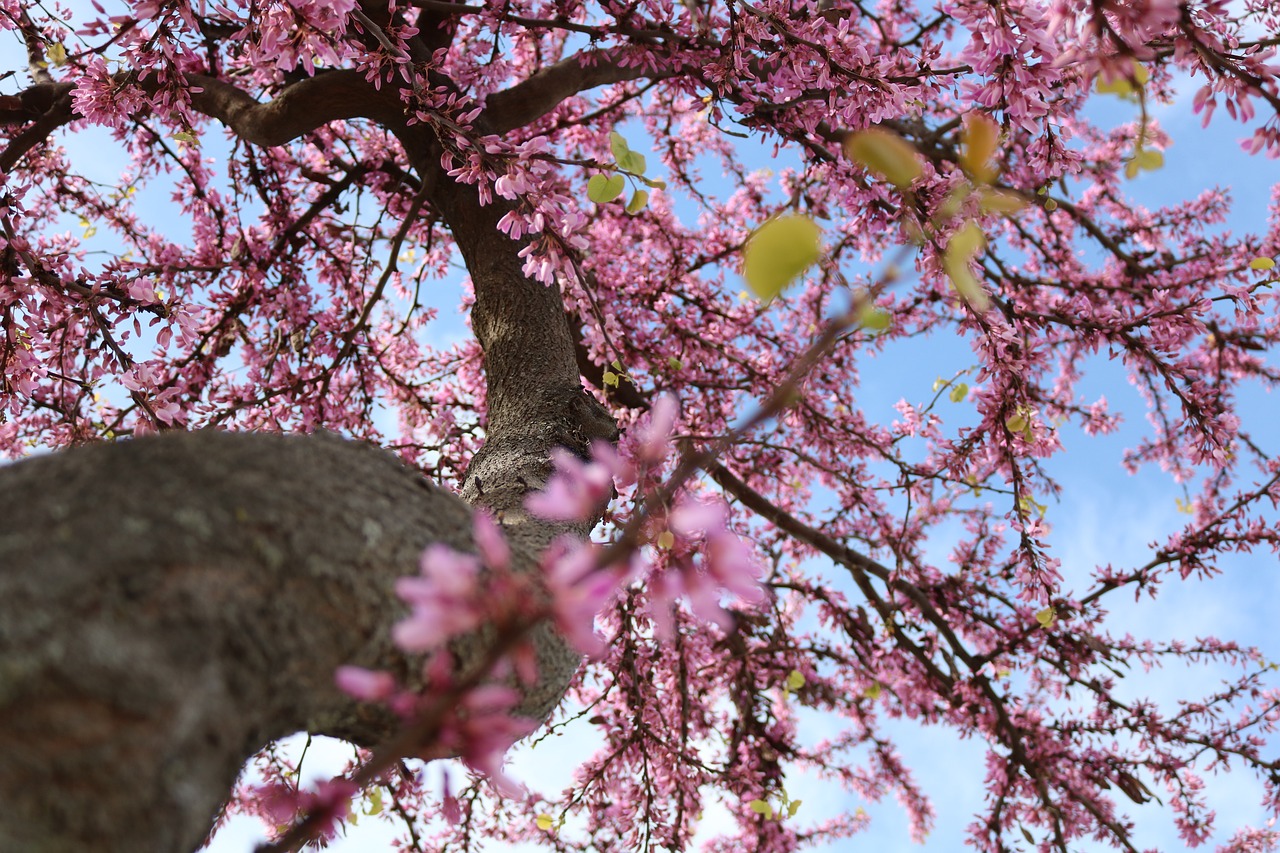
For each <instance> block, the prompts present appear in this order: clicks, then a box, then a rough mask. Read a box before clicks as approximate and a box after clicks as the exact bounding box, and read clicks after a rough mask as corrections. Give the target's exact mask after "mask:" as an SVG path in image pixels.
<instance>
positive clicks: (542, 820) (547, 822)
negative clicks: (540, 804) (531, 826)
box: [533, 814, 556, 832]
mask: <svg viewBox="0 0 1280 853" xmlns="http://www.w3.org/2000/svg"><path fill="white" fill-rule="evenodd" d="M533 822H534V823H535V824H537V826H538V829H541V830H542V831H543V832H546V831H547V830H549V829H551V827H553V826H555V825H556V821H555V818H553V817H552V816H551V815H549V814H540V815H538V816H537V817H536V818H534V821H533Z"/></svg>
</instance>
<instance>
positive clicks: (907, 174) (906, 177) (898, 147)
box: [844, 127, 924, 190]
mask: <svg viewBox="0 0 1280 853" xmlns="http://www.w3.org/2000/svg"><path fill="white" fill-rule="evenodd" d="M844 150H845V153H846V154H848V155H849V158H850V159H852V160H853V161H855V162H857V163H859V164H861V165H862V166H864V167H866V168H867V169H870V170H871V171H872V172H875V173H876V174H877V175H879V176H880V177H882V178H885V179H886V180H888V181H889V183H891V184H893V185H894V186H895V187H897V188H898V189H900V190H905V189H907V188H908V187H910V186H911V182H912V181H914V180H915V179H916V178H918V177H920V175H921V173H922V172H923V171H924V170H923V169H921V168H920V163H919V161H918V160H916V147H915V146H914V145H912V144H911V143H910V142H907V141H906V140H905V139H903V138H902V137H901V136H898V135H897V134H896V133H892V132H890V131H888V130H882V129H881V128H878V127H873V128H871V129H869V130H862V131H859V132H857V133H852V134H850V135H849V136H848V137H847V138H846V139H845V141H844Z"/></svg>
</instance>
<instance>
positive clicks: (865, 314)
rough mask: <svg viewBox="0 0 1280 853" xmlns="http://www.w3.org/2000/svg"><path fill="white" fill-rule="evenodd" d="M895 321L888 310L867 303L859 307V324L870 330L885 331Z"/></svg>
mask: <svg viewBox="0 0 1280 853" xmlns="http://www.w3.org/2000/svg"><path fill="white" fill-rule="evenodd" d="M892 323H893V317H892V315H890V314H889V312H888V311H885V310H883V309H880V308H877V307H876V306H874V305H871V304H866V305H863V306H862V307H861V308H859V309H858V325H860V326H862V328H864V329H866V330H867V331H870V332H883V331H884V330H885V329H887V328H889V326H890V324H892Z"/></svg>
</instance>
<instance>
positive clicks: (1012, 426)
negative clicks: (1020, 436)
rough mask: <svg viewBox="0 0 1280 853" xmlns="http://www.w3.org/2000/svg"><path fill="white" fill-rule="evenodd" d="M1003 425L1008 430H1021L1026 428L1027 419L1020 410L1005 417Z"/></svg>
mask: <svg viewBox="0 0 1280 853" xmlns="http://www.w3.org/2000/svg"><path fill="white" fill-rule="evenodd" d="M1004 425H1005V428H1006V429H1008V430H1009V432H1022V431H1023V430H1025V429H1026V428H1027V419H1026V417H1025V416H1024V415H1023V414H1022V412H1014V413H1013V414H1012V415H1009V417H1008V418H1006V419H1005V422H1004Z"/></svg>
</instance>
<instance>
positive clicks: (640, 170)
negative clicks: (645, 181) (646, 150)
mask: <svg viewBox="0 0 1280 853" xmlns="http://www.w3.org/2000/svg"><path fill="white" fill-rule="evenodd" d="M618 165H619V166H621V167H622V168H623V169H626V170H627V171H628V172H635V173H636V174H637V175H643V174H644V168H645V160H644V155H643V154H639V153H637V152H635V151H628V152H627V153H626V154H625V155H623V156H622V157H621V158H620V159H619V160H618Z"/></svg>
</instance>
